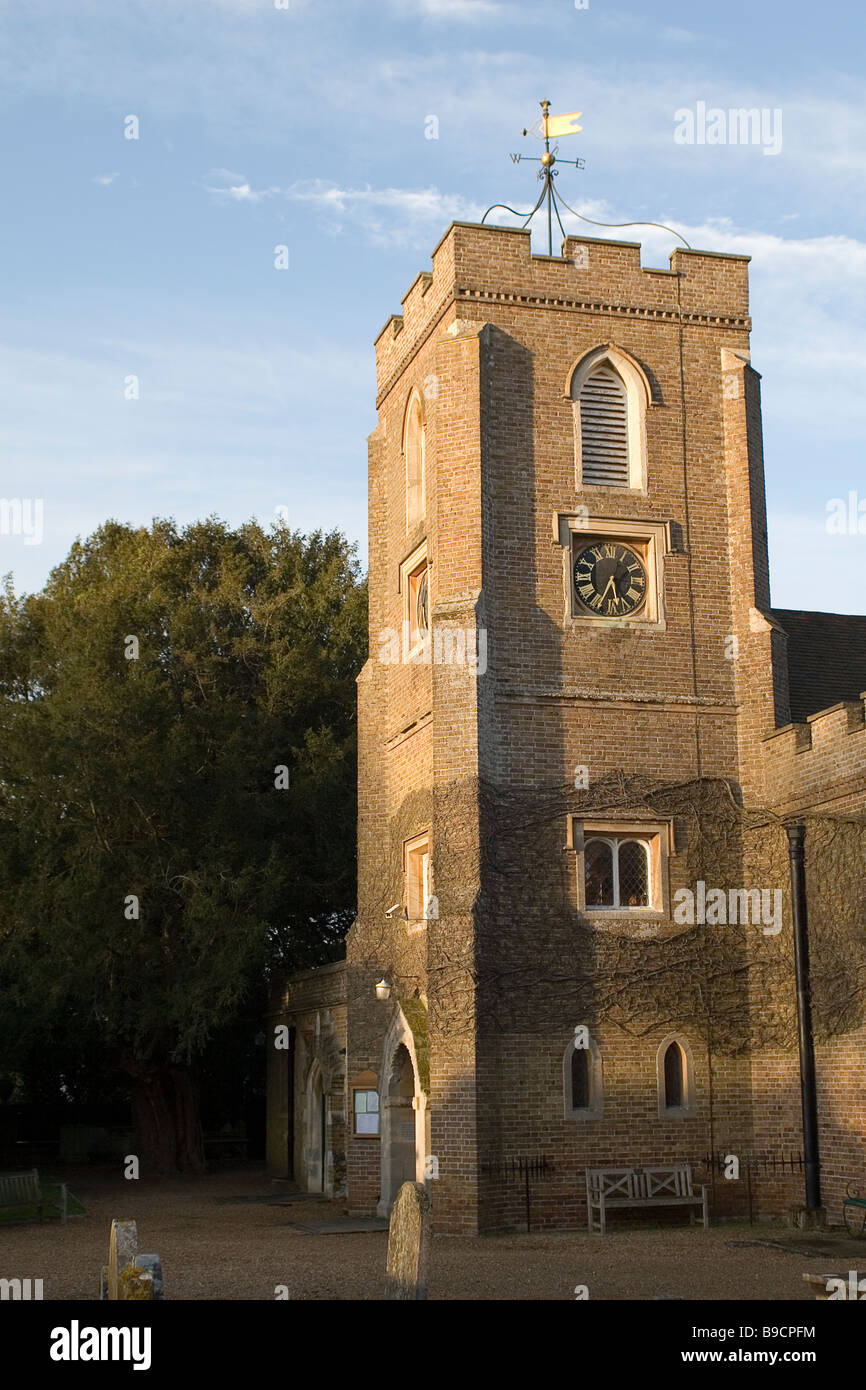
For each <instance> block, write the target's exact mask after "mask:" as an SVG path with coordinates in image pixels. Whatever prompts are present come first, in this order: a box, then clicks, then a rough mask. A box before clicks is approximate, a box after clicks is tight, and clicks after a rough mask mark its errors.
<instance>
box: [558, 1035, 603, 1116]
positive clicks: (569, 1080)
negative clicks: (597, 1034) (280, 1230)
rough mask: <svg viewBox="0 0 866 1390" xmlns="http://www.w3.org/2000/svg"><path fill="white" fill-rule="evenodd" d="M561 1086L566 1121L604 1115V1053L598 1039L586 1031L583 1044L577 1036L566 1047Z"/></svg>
mask: <svg viewBox="0 0 866 1390" xmlns="http://www.w3.org/2000/svg"><path fill="white" fill-rule="evenodd" d="M578 1031H579V1030H578ZM584 1044H585V1045H584ZM562 1089H563V1102H564V1113H565V1118H566V1119H567V1120H569V1119H577V1120H580V1119H591V1118H592V1117H593V1116H598V1115H601V1114H602V1112H603V1095H602V1076H601V1053H600V1052H599V1050H598V1046H597V1044H596V1043H595V1041H594V1040H593V1039H592V1038H587V1037H586V1034H585V1033H584V1035H583V1042H582V1043H581V1042H580V1040H579V1039H578V1037H577V1036H575V1037H573V1038H571V1039H570V1041H569V1044H568V1047H567V1048H566V1049H565V1056H564V1057H563V1063H562Z"/></svg>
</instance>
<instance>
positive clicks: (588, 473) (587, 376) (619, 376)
mask: <svg viewBox="0 0 866 1390" xmlns="http://www.w3.org/2000/svg"><path fill="white" fill-rule="evenodd" d="M569 394H570V395H571V399H572V401H573V403H574V439H575V473H576V483H577V487H578V488H579V489H580V488H585V487H615V488H630V489H633V490H635V491H643V490H645V489H646V486H647V468H646V425H645V416H646V407H647V406H648V404H649V402H650V399H651V396H650V389H649V383H648V380H647V377H646V374H645V372H644V370H643V368H642V367H641V366H640V365H639V364H638V363H637V362H636V361H635V360H634V359H632V358H631V357H630V356H629V355H628V354H627V353H624V352H621V351H620V350H619V349H617V348H615V347H613V346H612V345H608V346H607V347H601V348H595V349H594V350H593V351H592V352H590V353H588V354H587V355H586V356H585V357H584V358H583V359H582V361H581V362H579V363H578V365H577V367H576V368H575V369H574V370H573V372H572V374H571V381H570V386H569Z"/></svg>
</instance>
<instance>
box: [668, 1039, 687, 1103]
mask: <svg viewBox="0 0 866 1390" xmlns="http://www.w3.org/2000/svg"><path fill="white" fill-rule="evenodd" d="M685 1060H686V1059H685V1054H684V1052H683V1050H682V1048H681V1047H680V1045H679V1043H678V1042H672V1043H669V1044H668V1046H667V1048H666V1049H665V1109H666V1110H679V1108H680V1107H681V1105H682V1103H683V1093H684V1090H685V1086H684V1082H685V1075H684V1072H685Z"/></svg>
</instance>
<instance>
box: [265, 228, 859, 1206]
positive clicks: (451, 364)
mask: <svg viewBox="0 0 866 1390" xmlns="http://www.w3.org/2000/svg"><path fill="white" fill-rule="evenodd" d="M747 261H748V258H747V257H745V256H729V255H721V254H715V253H711V252H703V251H700V252H699V251H690V250H677V251H675V252H674V253H673V255H672V256H671V265H670V269H668V270H662V269H643V268H642V267H641V264H640V247H639V246H638V245H636V244H634V243H631V242H621V241H606V240H593V239H576V238H568V239H567V240H566V241H565V242H564V244H563V247H562V255H561V256H537V255H533V254H532V253H531V249H530V236H529V232H527V231H517V230H509V229H503V228H494V227H485V226H474V225H467V224H463V223H455V224H453V225H452V226H451V227H450V228H449V229H448V231H447V232H446V234H445V236H444V237H443V238H442V240H441V241H440V243H439V245H438V246H437V247H436V249H435V251H434V253H433V270H432V274H427V273H422V274H420V275H419V276H418V277H417V279H416V280H415V281H414V283H413V284H412V286H411V287H410V289H409V291H408V293H407V295H406V297H405V299H404V300H403V313H402V314H401V315H399V316H394V317H392V318H391V319H389V320H388V322H387V323H386V325H385V327H384V328H383V330H382V331H381V333H380V334H379V337H378V339H377V341H376V355H377V380H378V392H377V407H378V412H379V423H378V426H377V428H376V430H375V431H374V432H373V434H372V435H371V437H370V466H369V514H370V560H369V564H370V568H369V596H370V634H369V637H370V645H369V658H368V660H367V662H366V664H365V666H364V668H363V671H362V673H361V675H360V677H359V682H358V729H359V789H358V791H359V794H358V802H359V850H358V853H359V885H358V916H357V920H356V922H355V924H354V926H353V928H352V930H351V932H350V934H349V938H348V941H347V956H346V962H345V965H334V966H329V967H326V968H325V969H324V970H322V971H312V972H306V973H305V974H303V975H299V976H295V977H293V978H292V979H290V980H289V981H288V982H287V983H286V984H285V987H284V988H281V992H279V993H278V996H277V997H276V998H275V1000H274V1005H273V1009H272V1018H273V1019H274V1020H279V1021H280V1023H281V1024H282V1026H283V1031H284V1033H286V1035H287V1036H289V1037H290V1038H291V1043H290V1049H289V1051H288V1052H285V1053H283V1054H277V1053H272V1055H271V1066H270V1075H269V1113H270V1122H269V1150H268V1152H269V1165H270V1169H271V1171H272V1172H273V1173H275V1174H281V1173H287V1174H290V1175H291V1174H293V1175H294V1177H295V1179H296V1180H299V1181H300V1182H302V1183H303V1184H304V1185H305V1186H306V1187H307V1188H308V1189H309V1190H312V1191H324V1192H330V1193H334V1194H337V1193H341V1192H347V1193H348V1199H349V1206H350V1209H351V1210H352V1211H353V1212H355V1213H359V1214H361V1213H363V1214H370V1213H373V1212H377V1211H378V1212H379V1214H381V1215H385V1214H387V1212H388V1211H389V1210H390V1207H391V1205H392V1203H393V1200H394V1198H395V1196H396V1193H397V1191H398V1189H399V1186H400V1184H401V1183H402V1182H404V1181H406V1180H407V1179H414V1180H418V1181H426V1182H427V1183H428V1184H429V1187H430V1191H431V1195H432V1198H433V1210H434V1222H435V1225H436V1227H437V1228H438V1229H439V1230H440V1231H444V1232H465V1233H473V1232H478V1231H483V1230H488V1229H494V1228H502V1227H508V1226H512V1225H515V1224H518V1223H520V1222H521V1221H522V1220H523V1219H524V1217H525V1212H524V1199H525V1190H524V1187H523V1185H522V1184H521V1185H519V1186H518V1185H516V1184H515V1183H514V1182H513V1181H509V1177H513V1176H514V1173H515V1171H517V1172H518V1173H520V1172H522V1171H523V1168H525V1166H526V1164H527V1163H530V1164H532V1165H534V1176H533V1180H532V1181H533V1191H532V1209H533V1222H534V1223H538V1224H548V1225H559V1226H574V1225H577V1224H580V1223H581V1222H583V1221H585V1219H586V1209H585V1205H584V1198H583V1192H584V1187H583V1178H584V1170H585V1169H587V1168H589V1167H595V1166H598V1167H612V1166H624V1167H638V1166H642V1165H647V1164H653V1163H657V1164H660V1165H664V1164H671V1163H675V1162H685V1161H689V1162H690V1163H695V1162H700V1161H701V1158H702V1156H703V1157H706V1156H707V1155H709V1154H717V1153H719V1152H721V1153H723V1154H735V1155H736V1154H744V1155H745V1154H749V1153H751V1154H754V1153H755V1151H756V1149H758V1148H762V1149H767V1150H771V1149H772V1151H773V1152H774V1153H775V1152H777V1151H779V1152H781V1149H782V1148H785V1149H786V1151H787V1150H788V1149H791V1150H794V1149H796V1147H797V1145H798V1142H800V1141H801V1136H802V1130H801V1128H800V1119H799V1080H798V1069H797V1054H796V1021H795V1019H794V1014H793V997H794V996H793V987H792V985H791V956H792V940H791V932H790V900H789V894H788V886H787V885H788V874H787V857H786V850H785V845H786V843H787V841H786V836H785V833H784V828H783V825H782V820H783V819H784V818H785V817H788V816H790V815H796V816H803V815H806V816H809V815H814V816H815V817H817V819H815V821H814V825H813V828H812V829H810V830H809V835H810V839H809V845H811V846H812V849H810V850H809V851H808V853H809V854H811V856H812V857H811V859H810V860H809V863H808V878H809V883H810V908H809V910H810V916H811V919H812V921H813V923H814V924H816V932H817V935H816V939H815V942H814V949H815V952H816V954H815V959H816V961H817V962H818V971H819V974H820V975H821V978H822V980H825V981H830V982H831V983H832V981H834V980H835V981H838V980H840V979H842V977H843V975H846V972H847V976H846V978H848V977H850V981H853V982H854V983H852V984H851V986H850V990H848V994H847V995H846V996H845V998H842V996H841V995H840V994H839V991H838V988H837V986H833V988H837V994H836V995H835V996H833V995H832V989H829V987H825V984H822V985H821V988H820V989H819V991H818V997H817V1000H816V1008H817V1010H818V1015H819V1022H820V1024H821V1027H819V1029H818V1034H817V1036H818V1045H817V1051H818V1072H819V1081H820V1087H819V1099H820V1101H821V1116H820V1123H821V1135H822V1139H821V1142H822V1145H823V1147H824V1153H825V1154H826V1155H827V1161H828V1164H829V1169H828V1171H829V1173H830V1176H829V1178H828V1181H829V1183H830V1188H831V1192H832V1193H837V1192H838V1193H841V1192H842V1191H843V1186H842V1185H841V1184H842V1175H843V1174H844V1172H847V1171H848V1169H849V1168H850V1166H851V1165H852V1164H855V1162H856V1161H857V1160H858V1156H859V1157H862V1158H863V1159H864V1160H866V1154H864V1153H863V1141H862V1138H858V1137H857V1135H858V1133H859V1132H860V1131H858V1130H857V1126H858V1125H859V1126H860V1130H861V1131H862V1128H863V1127H864V1125H866V1114H864V1111H863V1104H864V1102H863V1098H862V1088H861V1089H860V1090H859V1091H858V1090H857V1085H856V1079H855V1072H856V1063H855V1061H854V1060H852V1059H855V1058H857V1057H859V1058H860V1059H861V1066H862V1056H863V1054H864V1051H866V1032H864V1029H863V1026H862V1017H861V1014H862V1010H861V1009H860V1007H859V1005H858V1003H857V999H858V998H859V997H860V995H858V992H857V989H858V987H855V986H856V980H855V976H856V977H857V978H860V977H859V976H857V971H862V972H864V973H866V960H864V959H863V956H864V952H863V949H862V940H861V937H862V931H861V927H862V921H861V916H858V913H860V908H858V903H861V905H862V906H863V909H864V910H866V904H863V903H862V899H863V892H864V888H863V881H862V856H863V853H864V851H866V844H864V840H866V836H864V834H863V825H862V818H863V812H864V811H866V743H864V739H866V728H864V718H863V699H862V696H861V694H860V692H861V691H862V689H863V686H864V685H866V619H862V618H847V617H838V618H835V619H834V620H833V622H830V623H828V622H827V621H826V619H827V615H821V614H802V613H793V612H789V611H787V610H786V611H785V612H781V611H780V612H778V613H774V611H773V610H772V609H771V608H770V590H769V567H768V558H767V534H766V510H765V501H764V476H763V459H762V444H761V414H760V395H759V377H758V375H757V373H755V372H754V371H753V369H752V368H751V367H750V365H749V328H750V323H749V317H748V282H747ZM818 633H820V634H821V637H820V641H819V640H818V638H817V637H816V634H818ZM789 636H790V638H791V649H792V651H794V652H796V660H795V661H794V660H792V659H791V651H789V650H788V647H789ZM813 652H820V653H821V657H820V662H817V663H816V662H815V661H814V660H813V659H812V656H811V655H810V654H811V653H813ZM817 667H820V669H817ZM838 701H841V702H842V703H841V704H838V703H835V702H838ZM820 710H823V711H824V712H823V714H821V715H820V717H819V711H820ZM792 711H793V716H792ZM792 717H793V719H794V720H796V721H797V722H796V723H793V724H792V723H791V719H792ZM838 814H844V815H845V816H847V817H848V820H847V821H846V822H845V825H844V826H840V824H839V823H838V819H837V820H833V817H834V816H838ZM828 816H829V819H828ZM852 818H853V819H852ZM858 818H859V819H858ZM810 824H811V822H810ZM858 836H859V838H858ZM828 837H829V838H828ZM828 845H831V850H830V852H825V850H826V847H827V846H828ZM840 846H841V848H840ZM822 847H823V848H822ZM822 875H823V877H822ZM840 885H841V887H840ZM834 892H835V893H836V898H835V899H833V896H832V895H833V893H834ZM762 893H763V894H764V895H765V896H763V897H762ZM858 895H859V896H858ZM708 899H709V901H710V902H711V903H712V908H711V909H708V908H707V900H708ZM719 902H721V905H722V906H721V908H720V907H719ZM770 905H772V911H771V912H769V915H768V910H769V908H770ZM828 905H829V906H828ZM735 908H736V909H737V911H738V912H739V913H740V915H739V917H738V916H737V915H736V914H735ZM783 909H784V910H783ZM729 910H730V916H727V915H726V914H727V913H728V911H729ZM750 911H751V914H752V915H751V917H750V916H749V912H750ZM720 912H721V916H719V913H720ZM690 913H691V915H689V914H690ZM783 919H784V929H783ZM858 923H860V924H861V925H860V926H858ZM858 931H860V932H861V935H860V936H858V935H857V933H858ZM844 932H847V933H848V936H847V937H845V942H844V944H843V945H842V946H840V944H839V943H840V940H841V936H840V933H842V934H844ZM840 952H841V954H840ZM822 953H823V954H822ZM823 962H827V963H828V965H829V968H828V969H826V970H825V969H824V964H823ZM840 971H841V973H840ZM821 972H823V974H822V973H821ZM840 988H841V987H840ZM845 989H848V985H845ZM822 991H823V994H822ZM842 993H843V994H844V993H845V990H842ZM825 1025H826V1026H825ZM792 1028H793V1032H792ZM822 1028H824V1032H825V1034H826V1036H825V1037H823V1038H822V1032H821V1029H822ZM834 1029H835V1030H836V1032H837V1033H844V1034H845V1036H844V1038H838V1039H836V1038H834V1037H833V1030H834ZM286 1063H287V1065H286ZM861 1074H862V1071H861ZM774 1162H775V1160H774ZM708 1171H709V1174H710V1177H711V1180H712V1181H713V1183H714V1190H713V1193H712V1211H713V1214H714V1215H716V1216H718V1215H724V1214H725V1213H726V1212H728V1213H729V1214H738V1215H742V1214H743V1208H742V1203H741V1202H740V1197H739V1195H738V1189H737V1187H736V1184H735V1183H730V1182H726V1181H723V1180H716V1177H718V1178H719V1179H720V1175H719V1174H718V1172H717V1170H716V1177H714V1176H713V1173H714V1170H713V1165H712V1164H708ZM756 1171H757V1170H756ZM792 1171H793V1170H792ZM797 1181H798V1179H796V1178H795V1177H793V1176H791V1177H790V1181H788V1180H787V1179H786V1180H785V1182H782V1181H778V1182H777V1181H776V1167H775V1166H774V1168H773V1176H772V1181H770V1180H769V1179H768V1180H767V1181H766V1182H764V1180H763V1178H761V1180H760V1182H758V1179H757V1177H756V1183H758V1186H756V1188H755V1201H756V1203H757V1206H758V1209H760V1210H763V1211H766V1212H768V1213H769V1212H775V1213H778V1212H779V1211H780V1210H781V1209H782V1208H783V1206H784V1203H785V1202H786V1201H788V1200H790V1199H791V1197H792V1196H794V1195H796V1194H795V1188H796V1184H797ZM761 1183H763V1186H761ZM786 1184H787V1185H786ZM834 1184H835V1186H834ZM740 1187H741V1189H743V1190H744V1185H743V1184H741V1185H740ZM759 1187H760V1191H759V1190H758V1188H759ZM749 1191H750V1193H751V1191H752V1189H751V1188H750V1189H749ZM743 1200H745V1199H743ZM749 1200H750V1201H751V1196H750V1198H749ZM738 1203H739V1205H738ZM669 1214H670V1213H669ZM675 1215H676V1214H675Z"/></svg>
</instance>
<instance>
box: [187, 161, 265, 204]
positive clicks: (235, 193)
mask: <svg viewBox="0 0 866 1390" xmlns="http://www.w3.org/2000/svg"><path fill="white" fill-rule="evenodd" d="M205 177H206V178H209V179H214V180H216V182H215V183H205V184H203V185H202V187H204V188H206V189H207V191H208V193H213V195H214V196H215V197H217V198H228V199H230V200H231V201H232V202H234V203H260V202H261V201H262V199H263V198H273V197H274V196H275V195H276V194H277V193H280V192H281V191H282V190H281V189H279V188H277V187H271V188H253V187H252V186H251V185H250V183H249V181H248V180H247V179H246V178H245V177H244V175H243V174H233V173H232V172H231V170H230V169H211V171H210V173H209V174H207V175H206V176H205Z"/></svg>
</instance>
